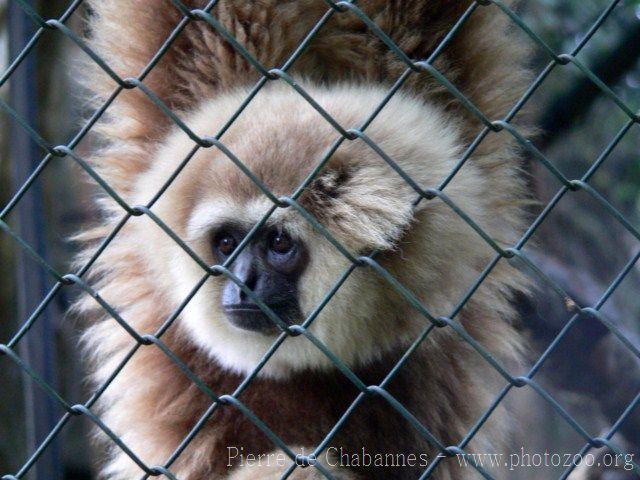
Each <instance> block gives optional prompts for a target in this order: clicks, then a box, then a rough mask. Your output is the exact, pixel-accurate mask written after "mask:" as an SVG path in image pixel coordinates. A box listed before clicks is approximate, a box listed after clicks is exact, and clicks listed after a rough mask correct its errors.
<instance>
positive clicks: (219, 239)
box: [215, 232, 238, 257]
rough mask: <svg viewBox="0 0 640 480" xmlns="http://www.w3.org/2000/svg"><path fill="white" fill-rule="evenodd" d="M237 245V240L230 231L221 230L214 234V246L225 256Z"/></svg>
mask: <svg viewBox="0 0 640 480" xmlns="http://www.w3.org/2000/svg"><path fill="white" fill-rule="evenodd" d="M237 246H238V242H236V239H235V238H233V236H232V235H231V234H230V233H227V232H222V233H219V234H218V235H216V239H215V247H216V249H217V250H218V251H219V252H220V253H221V254H222V255H224V256H225V257H228V256H229V255H231V254H232V253H233V251H234V250H235V249H236V247H237Z"/></svg>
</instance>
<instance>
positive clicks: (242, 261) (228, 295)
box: [222, 251, 258, 308]
mask: <svg viewBox="0 0 640 480" xmlns="http://www.w3.org/2000/svg"><path fill="white" fill-rule="evenodd" d="M231 272H232V273H233V274H234V275H235V276H236V277H237V278H238V280H240V281H241V282H242V283H244V284H245V285H246V286H247V288H249V289H250V290H252V291H254V292H255V290H256V284H257V281H258V272H257V268H256V265H255V261H254V258H253V255H252V254H251V253H250V252H246V251H245V252H242V253H241V254H240V255H239V256H238V258H236V261H235V262H234V263H233V267H232V269H231ZM257 293H258V292H256V294H257ZM222 303H223V306H224V307H225V308H227V307H231V306H238V307H239V306H241V305H245V304H246V305H247V306H249V305H254V303H255V302H254V301H253V300H252V299H251V297H250V296H249V295H247V293H246V292H245V291H244V290H242V288H240V286H239V285H236V283H234V282H233V281H232V280H228V282H227V285H226V286H225V289H224V293H223V299H222Z"/></svg>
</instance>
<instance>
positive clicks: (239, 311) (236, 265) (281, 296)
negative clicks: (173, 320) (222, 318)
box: [222, 249, 300, 334]
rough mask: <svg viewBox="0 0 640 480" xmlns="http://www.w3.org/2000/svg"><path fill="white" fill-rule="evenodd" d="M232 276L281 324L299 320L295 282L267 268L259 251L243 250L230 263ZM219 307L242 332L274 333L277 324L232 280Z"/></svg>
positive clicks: (224, 290) (223, 294)
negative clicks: (278, 319) (276, 317)
mask: <svg viewBox="0 0 640 480" xmlns="http://www.w3.org/2000/svg"><path fill="white" fill-rule="evenodd" d="M231 271H232V272H233V274H234V275H235V276H236V277H237V278H238V280H240V281H241V282H243V283H244V284H245V285H246V286H247V287H248V288H249V289H250V290H251V291H252V292H253V293H254V295H253V296H255V297H257V298H258V299H260V301H261V302H263V303H264V304H265V305H267V306H268V307H269V308H270V309H271V311H272V312H273V313H274V314H275V315H277V316H278V317H279V318H280V320H281V321H283V322H287V323H288V322H290V321H293V320H294V319H297V318H299V316H300V309H299V305H298V300H297V296H296V288H295V280H294V279H292V278H288V277H287V276H284V275H282V274H281V273H279V272H278V271H276V270H275V269H274V268H272V267H270V266H269V265H268V264H267V263H266V262H264V259H263V258H261V257H260V253H259V252H257V253H256V252H251V250H250V249H248V250H247V251H243V252H241V253H240V255H238V257H237V258H236V260H235V261H234V262H233V266H232V268H231ZM222 308H223V310H224V312H225V314H226V316H227V318H228V319H229V322H230V323H231V324H232V325H234V326H236V327H238V328H241V329H243V330H251V331H256V332H261V333H264V334H270V333H273V332H275V331H277V327H276V322H275V321H274V319H272V318H270V317H269V315H267V314H266V313H265V312H263V311H262V310H261V309H260V307H259V306H258V305H257V304H256V302H255V301H254V300H253V299H252V298H251V296H249V295H247V294H246V293H245V292H244V291H243V290H242V289H241V288H240V287H239V286H238V285H236V284H235V283H234V282H233V281H232V280H227V282H226V284H225V286H224V289H223V292H222Z"/></svg>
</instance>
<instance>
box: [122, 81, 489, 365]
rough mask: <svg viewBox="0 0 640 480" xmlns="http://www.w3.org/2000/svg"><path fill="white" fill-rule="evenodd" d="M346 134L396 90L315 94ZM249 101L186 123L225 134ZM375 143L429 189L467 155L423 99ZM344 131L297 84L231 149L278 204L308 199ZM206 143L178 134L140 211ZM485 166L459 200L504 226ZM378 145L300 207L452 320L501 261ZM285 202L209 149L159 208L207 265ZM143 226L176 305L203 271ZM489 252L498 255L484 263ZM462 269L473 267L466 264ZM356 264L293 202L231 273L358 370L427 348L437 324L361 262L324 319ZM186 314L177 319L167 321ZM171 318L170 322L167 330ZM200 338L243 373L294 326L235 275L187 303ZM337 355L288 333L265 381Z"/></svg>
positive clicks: (399, 113)
mask: <svg viewBox="0 0 640 480" xmlns="http://www.w3.org/2000/svg"><path fill="white" fill-rule="evenodd" d="M305 88H306V89H307V90H308V91H309V93H310V94H311V95H312V96H313V98H314V99H316V101H317V102H318V103H319V104H320V105H322V106H323V107H324V108H325V109H326V110H327V111H328V112H329V113H330V114H331V115H332V116H333V117H334V118H335V119H336V120H337V121H338V122H339V123H340V124H341V125H342V126H343V127H344V128H345V129H348V128H357V127H358V126H359V125H360V124H361V123H362V122H364V120H365V119H366V118H367V117H368V116H369V115H370V113H371V111H372V109H373V108H374V106H375V105H377V104H378V103H379V102H380V100H381V99H382V98H383V96H384V94H385V92H384V91H383V90H381V89H377V88H374V87H364V86H359V87H357V86H341V87H334V88H331V89H327V88H318V87H313V86H305ZM245 95H246V92H244V91H237V92H231V93H224V94H221V95H220V96H219V97H218V98H216V99H213V100H210V101H207V102H203V103H202V105H201V106H200V107H199V108H198V109H197V110H195V111H193V112H188V113H184V114H183V115H182V118H183V119H184V120H185V122H186V123H187V124H188V125H189V126H190V128H192V129H193V130H194V131H196V132H197V133H198V134H199V135H215V134H216V132H217V131H218V130H219V129H220V128H221V127H222V126H223V125H224V124H225V122H226V121H227V120H228V119H229V118H230V117H231V116H232V114H233V113H234V111H235V110H236V109H237V108H238V106H239V105H240V103H241V102H242V100H243V99H244V98H245ZM366 133H367V135H368V136H369V137H370V138H371V139H372V140H373V141H374V142H376V144H377V145H378V146H379V147H380V148H381V149H382V150H383V151H385V152H386V153H387V154H388V155H389V156H390V157H391V158H393V159H394V160H395V161H396V162H397V163H398V164H399V165H400V166H401V167H402V168H403V169H404V170H405V171H406V172H407V174H409V175H410V176H411V177H412V178H413V179H414V181H415V182H416V183H417V184H418V185H421V186H423V187H433V186H437V185H438V183H439V182H441V181H442V179H444V178H445V177H446V175H447V174H448V173H449V172H450V170H451V169H452V168H453V166H454V165H455V162H456V160H457V158H458V157H459V155H460V148H461V147H460V146H459V145H458V142H459V141H458V136H457V132H456V129H455V128H454V127H453V126H451V125H450V122H449V123H447V121H446V120H445V117H444V115H443V114H442V113H441V112H440V111H439V110H437V109H436V108H435V107H430V106H428V105H425V104H424V103H422V102H420V101H419V100H417V99H415V98H411V97H402V96H395V97H394V98H393V99H392V100H391V101H390V103H389V104H388V105H387V106H386V107H385V108H384V109H383V110H382V112H381V113H380V115H379V116H378V117H377V118H376V119H375V120H374V121H373V123H372V124H371V125H370V126H369V127H368V129H367V130H366ZM338 138H339V133H338V132H337V131H336V130H335V129H334V128H333V127H332V126H331V125H329V124H328V123H327V122H326V121H325V120H324V119H323V118H322V117H321V116H320V115H319V114H318V113H317V112H316V111H315V110H314V109H313V108H312V107H311V106H310V105H309V104H308V103H307V102H306V101H305V100H304V99H302V98H301V97H300V96H299V95H298V94H297V93H295V92H294V91H293V90H292V89H290V88H286V87H272V88H269V89H266V90H263V91H262V92H261V93H260V94H258V96H257V97H256V98H254V100H253V101H252V102H251V103H250V104H249V106H248V107H247V109H246V110H245V111H244V112H243V113H242V114H241V115H240V116H239V117H238V119H237V120H236V121H235V122H234V123H233V124H232V126H231V127H230V129H229V130H228V131H227V132H226V133H225V134H224V136H223V137H222V142H223V144H224V145H225V146H226V147H227V148H228V149H229V150H230V151H231V152H232V153H233V154H234V155H235V156H236V157H237V158H238V159H240V160H241V161H242V162H243V163H244V164H245V165H246V167H247V168H248V169H249V170H250V171H251V172H253V174H254V175H256V176H257V177H258V178H259V179H260V180H261V181H262V182H263V183H264V185H265V186H266V187H267V188H269V189H270V190H271V191H272V192H273V193H274V195H276V196H278V197H279V196H283V195H287V196H289V195H292V194H293V193H294V192H295V190H296V188H297V187H298V185H299V184H300V183H302V182H303V180H304V179H305V178H306V177H307V176H308V175H309V174H310V173H311V172H312V171H313V169H314V168H315V167H316V166H317V164H318V163H319V162H320V161H321V159H322V158H323V157H324V156H325V154H326V152H327V151H329V150H330V149H331V147H332V145H333V144H334V142H335V141H336V140H337V139H338ZM192 148H193V142H192V141H191V140H190V139H189V138H188V137H187V136H186V135H185V134H184V133H183V132H182V131H179V130H177V129H176V130H175V131H174V132H172V133H170V134H169V135H168V136H167V138H166V140H165V141H164V142H163V143H162V144H160V145H159V146H158V148H157V151H156V152H155V159H154V162H153V163H152V166H151V167H150V169H149V170H148V171H147V172H146V173H144V174H142V175H141V178H140V179H139V182H137V185H138V188H137V191H136V192H135V201H136V202H137V203H138V204H143V203H146V202H148V201H149V199H150V198H152V196H153V195H154V194H155V193H156V192H157V191H158V190H159V189H160V188H161V186H162V185H163V183H164V182H165V181H166V180H167V179H168V178H169V177H170V176H171V175H172V174H173V173H174V171H175V170H176V168H177V167H178V166H179V164H180V163H181V162H182V161H183V159H184V158H185V157H186V156H187V155H188V154H189V152H190V150H191V149H192ZM486 188H487V187H486V186H484V185H483V182H482V175H481V172H479V171H478V169H477V168H476V167H474V166H473V165H468V166H465V167H464V168H463V169H462V170H461V171H460V172H459V174H458V175H457V176H456V179H455V180H454V182H452V183H451V185H450V186H448V187H447V194H448V195H449V196H450V197H452V198H453V199H454V201H456V203H457V204H458V205H460V207H461V208H463V209H464V210H465V211H466V212H467V213H469V214H470V215H471V216H472V217H475V218H476V219H478V218H479V219H480V220H482V218H486V219H487V222H489V223H491V221H492V220H491V219H490V218H489V217H488V216H487V214H486V208H485V206H484V205H483V198H486V197H487V193H488V192H487V191H485V189H486ZM416 198H417V194H416V192H415V191H414V190H413V189H412V188H411V187H410V186H409V185H408V184H407V183H406V182H405V181H404V180H403V179H402V178H401V177H400V176H399V175H398V174H397V173H396V172H395V171H394V170H392V169H391V168H390V167H389V165H387V164H386V162H385V161H384V160H383V159H382V158H381V157H380V156H379V155H378V154H377V153H376V152H374V151H373V150H372V149H371V148H370V147H369V146H368V145H367V144H366V143H365V142H363V141H362V140H353V141H349V140H347V141H345V142H344V143H343V144H342V146H340V148H338V149H337V151H336V152H335V153H334V154H333V155H332V157H331V159H330V160H329V162H328V163H327V164H326V165H325V167H324V168H323V169H322V170H321V171H320V173H319V174H318V175H317V176H316V177H315V179H314V180H313V181H312V182H311V183H310V184H309V187H308V188H307V189H306V190H305V191H304V192H303V193H302V195H301V196H300V197H299V202H300V204H301V205H302V206H303V207H304V208H305V209H306V211H308V212H309V214H310V215H312V216H313V217H315V218H316V219H317V220H318V221H319V222H320V223H321V224H322V225H323V226H324V227H325V228H326V229H327V230H328V231H329V232H330V233H331V234H332V235H333V236H334V237H335V238H336V239H337V240H338V241H339V242H340V243H341V244H342V245H344V247H345V248H346V249H347V250H348V251H349V252H351V254H352V255H354V256H358V255H364V254H368V253H370V252H371V251H373V250H374V249H380V250H381V251H382V253H381V255H379V256H378V257H377V258H378V260H379V261H380V262H381V264H382V265H383V266H385V268H388V269H389V271H390V272H391V273H392V274H393V275H395V276H396V277H397V278H398V279H399V280H400V281H401V282H402V283H403V284H404V285H405V286H407V288H409V289H410V290H412V291H413V293H414V294H415V295H417V296H418V298H420V300H421V301H423V302H425V304H426V305H427V306H428V307H429V308H431V309H433V310H434V313H436V314H445V313H446V309H447V308H449V307H450V305H451V302H452V301H454V300H456V298H457V297H458V296H459V295H457V294H456V289H460V288H461V287H456V286H457V285H460V284H464V283H463V280H464V279H466V278H468V279H469V281H471V278H472V277H473V276H474V275H475V272H474V271H472V270H473V269H471V268H468V265H477V264H479V262H480V261H481V260H482V259H483V258H485V257H486V255H487V254H488V251H487V249H486V248H484V247H483V243H482V242H479V241H478V239H477V236H476V235H475V233H474V232H473V231H471V229H470V228H469V227H468V226H466V225H464V223H463V222H461V221H459V220H458V219H457V217H456V215H455V214H453V212H451V211H450V209H449V207H447V206H446V205H443V203H442V202H440V201H433V202H423V203H422V204H421V206H420V207H419V208H418V210H417V211H416V212H414V211H413V207H412V203H413V202H414V201H415V199H416ZM272 207H273V203H272V202H271V200H269V199H268V198H267V197H266V195H264V193H263V192H261V190H260V189H259V188H258V187H256V185H255V184H254V183H253V182H252V181H251V180H250V179H249V178H248V177H247V176H246V175H245V174H244V173H243V172H242V171H241V170H240V169H239V168H238V167H237V166H236V165H235V164H234V163H233V162H232V161H231V160H230V159H229V158H228V157H227V156H226V155H225V154H224V153H223V152H221V151H220V150H219V149H218V148H216V147H211V148H207V149H200V150H199V151H198V152H197V153H196V155H194V157H193V158H192V159H191V160H190V161H189V163H188V164H187V166H186V167H185V168H184V170H183V171H181V172H180V174H179V175H178V176H177V177H176V178H175V180H174V182H173V183H172V184H171V186H170V187H169V188H168V189H167V190H166V192H165V193H164V194H163V195H162V196H161V197H160V200H159V201H158V202H157V203H156V204H155V205H154V207H153V211H154V213H155V214H156V215H158V216H159V217H160V218H161V219H162V220H163V221H164V222H165V223H166V224H167V225H168V226H169V227H170V228H171V229H173V230H174V231H175V232H176V233H177V234H178V235H179V236H180V238H181V239H182V240H184V241H185V242H186V243H187V244H188V245H189V246H190V247H191V249H193V250H194V251H195V252H196V253H197V254H198V255H199V256H200V258H202V259H203V260H204V261H205V262H207V263H208V264H210V265H214V264H222V263H223V262H224V261H225V260H226V259H227V258H228V257H229V256H230V255H231V254H232V253H233V251H234V249H235V248H236V247H237V246H238V245H239V244H240V242H241V241H242V240H243V238H244V237H245V235H246V234H247V233H248V232H249V231H250V230H251V229H252V228H254V226H255V225H256V224H257V223H258V222H260V221H261V219H262V218H263V216H264V215H265V213H267V212H268V211H269V210H270V209H272ZM132 228H135V229H136V232H135V235H136V236H137V238H138V239H139V242H140V246H142V247H143V248H142V249H141V250H142V255H144V256H145V263H146V265H148V272H145V273H144V274H145V275H149V277H150V280H151V281H152V282H153V285H154V286H155V288H156V290H157V292H158V294H159V296H160V297H161V298H162V300H163V301H166V302H167V303H168V304H169V305H170V306H171V309H172V310H173V309H176V308H178V306H179V305H180V304H181V303H182V302H183V301H184V300H185V299H186V298H187V297H189V296H190V294H191V293H192V291H193V289H194V288H195V287H196V285H197V284H198V282H199V281H200V280H201V279H202V278H203V275H204V272H203V269H202V268H201V267H200V266H199V265H198V264H197V263H196V262H195V261H194V260H193V259H192V258H191V257H190V256H189V255H187V254H186V253H185V252H184V251H183V250H182V249H181V248H180V247H179V246H178V245H177V244H176V243H175V242H174V241H173V240H172V239H170V238H169V236H168V235H166V233H164V232H163V231H162V230H161V229H160V228H159V227H157V226H156V225H155V223H153V222H152V221H151V220H149V219H148V218H146V217H144V216H143V217H140V218H137V219H136V221H135V222H133V226H132ZM483 252H484V253H483ZM452 259H457V260H456V261H452ZM350 266H351V263H350V261H349V260H348V259H347V258H345V256H343V255H342V253H340V252H339V251H338V249H336V247H335V246H333V245H332V244H331V243H330V242H329V241H328V240H326V239H325V238H324V237H323V236H322V234H321V233H319V232H318V231H317V230H316V229H314V228H313V226H312V225H311V224H310V223H309V222H308V221H307V220H306V219H305V218H304V217H303V216H302V215H301V214H300V213H299V212H298V211H297V210H296V209H295V208H293V207H289V208H277V209H275V210H274V212H273V214H272V215H271V216H270V217H269V219H268V220H267V221H266V222H264V224H262V225H261V226H260V227H258V228H257V230H256V232H255V235H253V237H252V239H251V241H250V242H249V243H248V244H247V245H246V248H244V249H243V250H242V252H241V253H240V254H239V255H238V257H237V258H236V259H235V261H234V262H233V264H232V265H231V266H230V270H231V272H232V273H233V274H234V275H235V276H236V277H237V278H238V279H239V280H241V281H242V282H244V283H245V284H246V285H247V286H248V287H249V288H250V289H251V290H252V291H253V293H254V295H255V296H257V297H258V298H260V299H261V300H262V302H264V303H265V304H267V305H268V306H269V307H270V308H271V309H272V310H273V311H274V312H275V313H276V314H277V315H278V316H279V317H280V318H281V319H282V320H283V321H284V322H285V323H288V324H294V323H297V324H299V323H302V322H304V321H305V319H307V318H309V316H310V315H313V316H315V319H314V321H313V323H312V324H311V326H310V331H311V333H313V335H315V336H316V337H317V338H318V339H319V340H321V341H322V342H323V343H324V344H325V345H327V347H328V348H329V349H330V350H331V351H332V352H333V353H334V354H336V355H337V356H338V357H339V358H341V359H342V360H343V361H344V362H346V363H347V364H350V365H357V364H362V363H366V362H368V361H370V360H371V359H372V358H375V357H376V356H379V355H381V354H382V353H384V352H385V351H388V350H390V349H392V348H394V347H397V346H398V345H404V344H406V343H407V342H409V341H411V340H413V339H414V338H415V335H416V334H417V332H419V331H420V330H421V329H422V328H423V327H424V325H425V322H426V320H425V319H424V318H422V317H420V316H419V315H416V314H415V313H414V312H413V311H412V310H411V309H410V307H409V305H408V303H407V302H406V301H405V300H403V299H402V298H400V297H399V296H398V295H397V294H396V293H395V292H394V290H393V289H392V288H391V287H390V286H389V285H388V284H387V283H386V282H385V280H384V279H383V278H381V277H380V276H379V275H378V274H377V273H376V272H375V271H374V270H372V269H370V268H361V267H359V268H356V269H355V270H353V272H351V273H350V275H349V276H348V277H347V279H346V280H344V282H343V283H342V284H341V286H340V288H338V289H337V292H336V293H335V295H334V296H333V297H332V299H331V300H330V301H329V302H328V304H327V305H326V306H325V307H324V308H323V309H322V310H321V311H320V312H319V313H318V312H317V311H316V309H317V308H318V306H319V305H320V304H321V303H322V302H323V300H324V298H325V296H326V295H327V294H329V292H330V291H331V290H332V288H333V287H334V285H335V284H336V282H338V281H339V280H340V279H341V278H342V277H343V275H345V272H347V270H348V269H349V267H350ZM170 313H171V310H169V311H168V312H167V316H168V315H169V314H170ZM163 320H164V319H159V321H160V322H161V321H163ZM174 328H179V329H180V330H181V332H183V333H184V334H185V335H186V336H187V338H188V339H190V341H192V342H193V343H194V344H195V345H197V346H198V347H199V348H201V349H202V350H203V351H205V352H207V353H208V354H209V355H211V357H213V358H215V359H217V361H218V362H219V363H220V364H221V365H223V366H225V367H227V368H229V369H231V370H234V371H237V372H249V371H251V370H252V369H253V368H254V367H255V366H256V364H257V363H258V362H259V361H260V359H261V358H262V356H263V355H264V354H265V352H266V351H267V350H268V349H269V348H270V347H271V346H272V344H273V343H274V341H275V339H276V338H277V335H278V333H279V330H278V329H277V328H276V327H275V326H274V325H273V322H272V321H271V319H269V318H268V317H267V316H266V315H265V314H264V313H262V311H260V309H259V308H258V307H257V305H256V304H255V302H254V301H253V300H252V299H251V298H250V297H249V296H248V295H246V294H245V292H243V291H242V290H241V289H240V288H239V287H238V286H237V285H236V284H235V283H234V282H233V281H231V280H229V279H227V278H225V276H223V275H220V276H216V277H210V278H209V279H208V280H207V281H206V282H205V283H204V284H203V285H202V286H201V287H200V288H199V289H198V290H197V293H195V295H193V298H191V300H190V301H189V302H188V303H187V305H186V307H185V308H184V310H183V312H182V314H181V316H180V318H179V320H178V324H177V325H176V326H175V327H174ZM331 364H332V363H331V361H330V360H329V359H328V358H327V357H326V356H325V355H324V354H323V353H322V352H320V350H318V348H317V347H316V346H314V345H313V344H312V343H311V342H310V341H309V340H308V339H306V338H305V337H304V336H297V337H292V338H288V339H286V340H285V342H284V343H283V344H282V345H281V346H280V348H279V349H278V350H277V352H276V354H275V355H274V357H273V358H272V359H271V360H270V361H269V362H267V365H266V366H265V368H264V370H263V371H262V373H263V374H265V375H271V376H276V377H277V376H283V375H287V374H288V373H290V372H291V371H293V370H303V369H307V368H326V367H328V366H330V365H331Z"/></svg>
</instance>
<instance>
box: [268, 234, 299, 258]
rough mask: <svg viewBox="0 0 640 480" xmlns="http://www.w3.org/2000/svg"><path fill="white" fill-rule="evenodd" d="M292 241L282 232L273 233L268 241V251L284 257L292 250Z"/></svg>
mask: <svg viewBox="0 0 640 480" xmlns="http://www.w3.org/2000/svg"><path fill="white" fill-rule="evenodd" d="M293 246H294V245H293V240H291V237H290V236H289V235H287V234H286V233H284V232H281V231H280V232H275V233H274V234H273V236H272V237H271V240H270V241H269V250H271V251H272V252H274V253H277V254H279V255H286V254H287V253H289V252H290V251H291V250H293Z"/></svg>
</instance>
